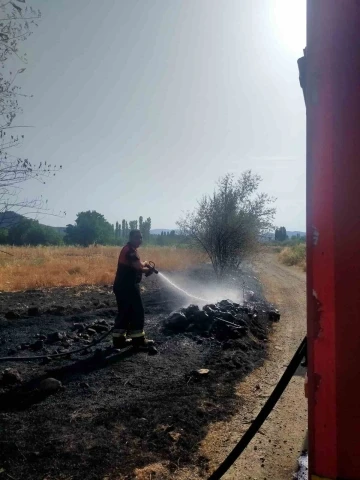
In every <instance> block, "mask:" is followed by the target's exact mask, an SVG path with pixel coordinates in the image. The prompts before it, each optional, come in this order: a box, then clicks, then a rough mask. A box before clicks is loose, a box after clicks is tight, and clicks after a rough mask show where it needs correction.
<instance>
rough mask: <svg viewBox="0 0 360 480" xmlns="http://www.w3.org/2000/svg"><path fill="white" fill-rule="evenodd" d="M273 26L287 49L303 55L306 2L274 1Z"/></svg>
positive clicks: (304, 0) (292, 0)
mask: <svg viewBox="0 0 360 480" xmlns="http://www.w3.org/2000/svg"><path fill="white" fill-rule="evenodd" d="M271 25H272V27H273V28H274V33H275V35H276V37H277V38H278V39H279V41H280V42H281V43H282V44H283V46H284V47H285V48H287V49H288V50H290V51H291V52H292V53H297V54H301V53H302V50H303V48H304V47H305V44H306V0H273V5H272V8H271Z"/></svg>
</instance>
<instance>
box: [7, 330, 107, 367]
mask: <svg viewBox="0 0 360 480" xmlns="http://www.w3.org/2000/svg"><path fill="white" fill-rule="evenodd" d="M113 330H114V327H113V328H111V329H110V330H109V331H108V332H106V333H104V335H101V337H100V338H97V339H96V340H93V341H92V342H91V343H89V344H88V345H85V346H84V347H81V348H78V349H76V350H70V351H69V352H63V353H53V354H52V355H36V356H32V357H0V362H31V361H32V360H43V359H44V358H59V357H68V356H70V355H73V354H74V353H80V352H84V351H85V350H87V349H89V348H91V347H94V346H95V345H97V344H98V343H100V342H101V341H102V340H104V338H106V337H107V336H108V335H110V333H111V332H112V331H113Z"/></svg>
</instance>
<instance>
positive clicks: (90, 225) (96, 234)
mask: <svg viewBox="0 0 360 480" xmlns="http://www.w3.org/2000/svg"><path fill="white" fill-rule="evenodd" d="M113 238H114V228H113V225H111V223H109V222H108V221H107V220H106V219H105V217H104V215H101V213H98V212H96V211H95V210H93V211H90V210H89V211H87V212H80V213H78V214H77V218H76V220H75V225H67V227H66V234H65V242H66V243H69V244H75V245H83V246H85V247H88V246H89V245H92V244H94V243H99V244H102V245H106V244H109V243H112V241H113Z"/></svg>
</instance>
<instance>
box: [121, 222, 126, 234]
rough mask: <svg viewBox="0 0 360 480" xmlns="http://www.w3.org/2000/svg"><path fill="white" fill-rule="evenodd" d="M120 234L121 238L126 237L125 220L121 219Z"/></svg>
mask: <svg viewBox="0 0 360 480" xmlns="http://www.w3.org/2000/svg"><path fill="white" fill-rule="evenodd" d="M121 236H122V238H125V237H126V222H125V220H122V222H121Z"/></svg>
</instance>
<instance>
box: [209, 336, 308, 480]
mask: <svg viewBox="0 0 360 480" xmlns="http://www.w3.org/2000/svg"><path fill="white" fill-rule="evenodd" d="M306 343H307V342H306V337H305V338H304V339H303V341H302V342H301V343H300V345H299V347H298V349H297V350H296V352H295V354H294V356H293V358H292V359H291V361H290V363H289V365H288V366H287V367H286V370H285V372H284V373H283V375H282V377H281V378H280V380H279V382H278V384H277V385H276V387H275V388H274V390H273V392H272V394H271V395H270V397H269V398H268V399H267V401H266V403H265V405H264V406H263V407H262V409H261V410H260V412H259V413H258V415H257V417H256V418H255V420H254V421H253V422H252V424H251V425H250V427H249V428H248V430H247V431H246V432H245V433H244V435H243V436H242V437H241V439H240V440H239V442H238V443H237V444H236V446H235V447H234V448H233V450H232V451H231V452H230V453H229V455H228V456H227V457H226V458H225V460H224V461H223V462H222V463H221V464H220V465H219V467H218V468H217V469H216V470H215V471H214V472H213V473H212V474H211V475H210V477H209V478H208V480H219V479H220V478H222V476H223V475H224V474H225V473H226V472H227V471H228V470H229V468H230V467H231V466H232V465H233V464H234V463H235V462H236V460H237V459H238V458H239V456H240V455H241V454H242V452H243V451H244V450H245V448H246V447H247V446H248V445H249V443H250V442H251V440H252V439H253V437H254V436H255V434H256V433H257V432H258V431H259V430H260V428H261V426H262V424H263V423H264V422H265V420H266V419H267V417H268V416H269V414H270V412H271V411H272V410H273V408H274V407H275V405H276V403H277V402H278V400H279V398H280V397H281V395H282V394H283V393H284V391H285V389H286V387H287V386H288V384H289V382H290V380H291V378H292V377H293V375H294V374H295V372H296V370H297V368H298V367H299V365H300V364H301V361H302V359H303V358H304V357H305V356H306Z"/></svg>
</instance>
